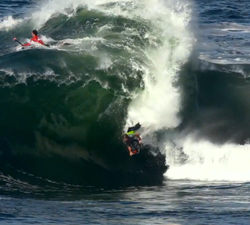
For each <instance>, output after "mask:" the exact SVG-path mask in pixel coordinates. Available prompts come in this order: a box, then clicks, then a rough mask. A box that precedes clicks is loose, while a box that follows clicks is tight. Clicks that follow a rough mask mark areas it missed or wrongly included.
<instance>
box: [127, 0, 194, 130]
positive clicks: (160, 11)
mask: <svg viewBox="0 0 250 225" xmlns="http://www.w3.org/2000/svg"><path fill="white" fill-rule="evenodd" d="M166 4H167V5H168V7H166ZM145 8H146V10H147V13H143V14H142V16H143V17H144V19H147V20H151V21H153V22H152V24H153V25H152V29H153V30H154V31H153V33H155V34H157V37H158V38H159V39H160V43H157V44H155V46H154V47H151V48H146V50H145V54H146V56H147V59H148V61H149V62H150V65H149V66H148V68H147V69H145V70H144V76H143V87H144V88H143V90H142V91H140V92H139V93H138V94H137V95H136V96H134V97H133V100H132V102H131V104H130V106H129V109H128V119H127V124H128V125H131V124H133V123H135V122H137V121H140V122H141V123H142V124H143V126H144V127H146V128H148V130H150V131H151V132H152V131H156V130H159V129H162V128H167V129H168V128H174V127H176V126H178V125H179V124H180V122H181V118H179V117H178V112H179V110H180V107H181V106H180V91H179V90H178V87H176V86H175V85H174V82H175V81H176V79H177V78H178V75H179V71H180V69H181V66H182V65H183V64H184V63H185V62H187V60H188V58H189V55H190V53H191V51H192V47H193V43H194V38H193V36H192V34H191V32H190V30H189V22H190V19H191V14H192V11H191V6H190V5H189V4H186V3H183V4H182V3H181V2H178V3H174V2H173V1H166V3H165V4H164V3H163V2H161V1H148V2H147V3H145Z"/></svg>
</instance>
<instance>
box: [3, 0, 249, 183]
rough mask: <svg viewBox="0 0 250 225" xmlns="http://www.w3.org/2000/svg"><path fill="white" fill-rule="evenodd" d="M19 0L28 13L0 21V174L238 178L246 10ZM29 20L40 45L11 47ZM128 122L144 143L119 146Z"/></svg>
mask: <svg viewBox="0 0 250 225" xmlns="http://www.w3.org/2000/svg"><path fill="white" fill-rule="evenodd" d="M27 4H28V5H29V7H30V9H28V12H29V15H31V16H29V17H25V16H23V14H22V13H21V14H19V15H18V16H15V15H12V16H9V15H7V16H6V17H4V18H2V20H1V24H0V38H1V40H3V41H2V43H1V46H0V48H1V53H0V94H1V99H0V107H1V109H2V110H1V112H0V126H1V127H0V128H1V129H0V137H1V140H0V145H1V150H2V157H1V159H2V168H1V172H2V177H3V179H2V178H0V179H2V180H6V179H5V177H6V176H7V177H8V176H11V177H13V178H14V179H18V180H23V181H24V182H26V181H27V182H28V183H30V182H31V183H40V180H39V179H40V178H41V179H45V180H44V182H45V183H46V182H47V181H48V180H50V181H53V182H54V181H55V182H66V183H74V184H84V185H92V184H94V185H104V184H107V185H110V184H111V185H113V184H126V185H130V184H131V185H134V184H145V183H150V184H155V183H159V182H162V180H163V179H164V177H167V178H169V179H191V180H230V181H249V178H248V174H249V171H250V167H249V165H250V163H249V162H248V158H249V157H248V155H249V154H250V153H249V151H248V148H249V136H250V129H249V127H250V126H249V125H250V122H249V119H248V117H249V116H248V115H249V113H250V112H249V110H250V108H249V105H250V104H249V103H250V102H249V98H248V96H249V91H248V89H249V88H248V86H249V84H248V78H249V75H248V74H249V71H250V70H249V64H248V61H249V59H248V55H249V54H248V52H247V49H246V46H248V45H249V43H248V41H247V40H246V37H247V34H248V33H249V29H248V26H246V24H245V22H246V18H238V19H237V18H236V17H235V18H234V17H230V18H228V23H227V22H226V21H225V18H224V12H222V11H219V13H218V14H217V13H216V16H218V17H219V18H221V21H222V23H220V24H214V23H213V21H214V20H213V16H214V15H213V13H214V12H217V11H216V10H218V8H220V7H221V5H217V4H216V1H215V2H213V5H212V6H211V5H206V4H208V3H205V2H203V3H197V5H198V6H197V5H194V4H191V3H190V2H189V1H185V0H183V1H172V0H166V1H156V0H150V1H146V0H145V1H128V0H125V1H117V0H116V1H113V0H95V1H84V3H83V1H80V0H74V1H67V2H64V3H62V2H61V1H58V0H52V1H46V3H41V4H37V3H36V2H32V3H31V2H30V3H27ZM199 4H200V6H199ZM209 4H210V3H209ZM225 4H226V3H225ZM199 7H200V12H198V13H197V9H198V11H199ZM235 7H239V10H240V11H241V10H244V9H245V7H243V5H241V4H237V5H235ZM211 10H212V11H211ZM197 14H198V15H199V16H200V21H201V22H200V24H197V22H196V16H197ZM26 15H27V14H26ZM244 15H245V14H244ZM222 17H223V19H222ZM211 21H212V22H211ZM198 26H199V28H198V29H197V27H198ZM34 28H37V29H38V30H39V32H40V34H41V35H42V36H41V37H42V39H43V40H44V41H45V42H46V43H49V44H50V45H51V47H50V48H45V47H41V46H36V48H30V49H25V50H21V49H20V48H19V47H17V48H16V47H13V43H12V44H11V43H10V41H9V39H10V36H12V35H13V36H16V37H18V38H19V37H20V39H19V40H20V41H21V42H26V41H27V40H28V39H25V38H24V37H27V34H29V33H30V31H31V30H33V29H34ZM244 38H245V39H244ZM227 43H228V44H227ZM6 46H11V47H10V48H6ZM232 46H237V47H234V48H233V47H232ZM137 122H140V123H141V124H142V125H143V127H142V129H141V130H140V132H141V133H142V137H143V142H144V148H143V151H142V152H141V153H140V154H139V155H136V156H134V157H129V156H128V152H127V150H126V146H124V144H123V143H122V134H123V132H125V130H126V129H127V127H128V126H130V125H134V124H135V123H137ZM166 164H168V165H170V169H169V170H168V171H167V173H165V172H166V170H167V166H166ZM8 165H11V167H9V166H8ZM17 171H22V174H20V172H17ZM23 172H25V174H32V176H35V177H36V178H35V180H32V181H30V175H24V174H23ZM164 174H165V176H163V175H164ZM21 177H22V178H21Z"/></svg>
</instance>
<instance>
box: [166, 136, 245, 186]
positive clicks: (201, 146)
mask: <svg viewBox="0 0 250 225" xmlns="http://www.w3.org/2000/svg"><path fill="white" fill-rule="evenodd" d="M181 146H182V150H180V149H179V150H178V149H177V148H173V146H170V145H167V146H166V153H167V161H168V163H169V165H170V169H169V170H168V171H167V173H166V174H165V176H167V177H168V178H170V179H188V180H202V181H243V182H244V181H250V177H249V174H250V151H249V149H250V144H245V145H237V144H231V143H227V144H224V145H216V144H213V143H211V142H209V141H206V140H200V141H197V140H195V139H194V138H191V137H188V138H185V140H184V142H183V143H182V144H181ZM180 151H182V154H183V153H184V154H185V157H184V158H186V160H184V161H182V162H181V160H180V158H181V157H180Z"/></svg>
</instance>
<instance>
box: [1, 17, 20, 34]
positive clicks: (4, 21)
mask: <svg viewBox="0 0 250 225" xmlns="http://www.w3.org/2000/svg"><path fill="white" fill-rule="evenodd" d="M22 21H23V20H22V19H14V18H13V17H12V16H7V17H4V18H1V19H0V31H1V30H3V31H8V30H11V29H13V28H14V27H15V26H17V25H18V24H20V23H21V22H22Z"/></svg>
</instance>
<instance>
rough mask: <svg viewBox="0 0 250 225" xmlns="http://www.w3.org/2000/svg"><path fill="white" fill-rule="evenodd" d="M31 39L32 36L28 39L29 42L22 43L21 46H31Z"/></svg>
mask: <svg viewBox="0 0 250 225" xmlns="http://www.w3.org/2000/svg"><path fill="white" fill-rule="evenodd" d="M32 41H33V40H32V38H31V39H30V42H29V43H26V44H23V45H22V46H24V47H25V46H31V42H32Z"/></svg>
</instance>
